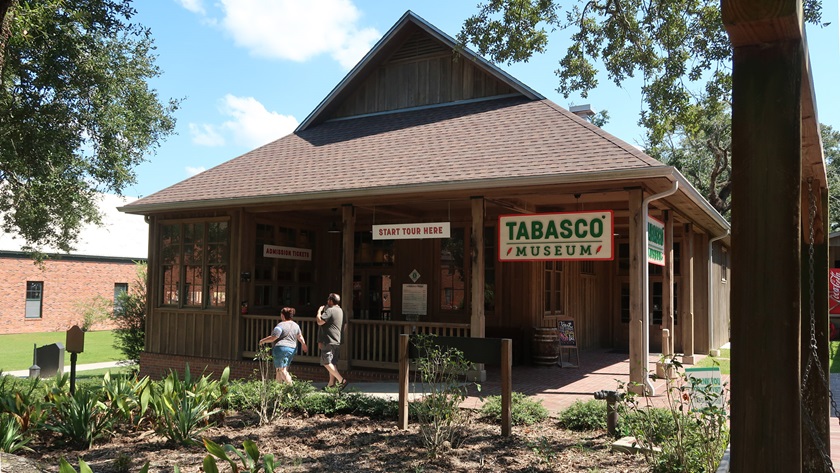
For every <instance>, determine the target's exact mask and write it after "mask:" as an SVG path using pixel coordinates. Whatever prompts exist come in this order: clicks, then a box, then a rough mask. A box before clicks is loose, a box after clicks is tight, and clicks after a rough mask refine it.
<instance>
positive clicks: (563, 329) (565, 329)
mask: <svg viewBox="0 0 840 473" xmlns="http://www.w3.org/2000/svg"><path fill="white" fill-rule="evenodd" d="M557 339H558V341H559V343H560V359H559V360H558V361H557V366H559V367H561V368H563V367H568V368H577V367H578V366H580V353H579V352H578V346H577V338H576V336H575V319H572V318H564V319H559V320H557ZM573 350H574V352H575V360H576V361H577V364H572V351H573ZM564 351H568V352H569V361H568V362H563V352H564Z"/></svg>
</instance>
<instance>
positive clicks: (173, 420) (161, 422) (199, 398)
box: [150, 365, 230, 445]
mask: <svg viewBox="0 0 840 473" xmlns="http://www.w3.org/2000/svg"><path fill="white" fill-rule="evenodd" d="M229 376H230V368H225V370H224V372H223V373H222V376H221V378H220V379H219V380H218V381H213V380H211V379H210V378H209V377H208V376H206V375H204V376H201V378H199V379H198V380H194V379H193V377H192V376H191V375H190V367H189V365H187V367H186V369H185V370H184V379H183V381H182V380H181V379H179V377H178V373H176V372H175V371H170V373H169V375H168V376H167V377H166V378H165V379H164V380H163V381H162V382H161V384H160V385H156V388H155V389H154V390H153V393H152V395H151V401H150V404H151V406H152V408H153V411H154V416H153V424H154V427H155V430H156V431H157V432H158V433H159V434H161V435H163V436H165V437H166V438H168V439H169V440H172V441H174V442H177V443H180V444H184V445H191V444H196V443H199V442H198V435H199V434H200V433H201V432H203V431H204V430H206V429H207V428H208V427H210V425H212V422H211V418H212V417H213V416H214V415H215V414H217V413H219V412H221V408H220V406H221V405H222V402H223V399H224V396H225V394H226V393H227V381H228V377H229Z"/></svg>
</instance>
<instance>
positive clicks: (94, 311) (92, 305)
mask: <svg viewBox="0 0 840 473" xmlns="http://www.w3.org/2000/svg"><path fill="white" fill-rule="evenodd" d="M75 309H76V311H77V312H78V313H80V314H81V315H82V325H81V329H82V331H84V332H87V331H88V330H91V329H92V328H93V327H94V326H95V325H96V324H98V323H100V322H104V321H106V320H108V319H109V318H110V317H111V314H112V313H113V311H114V307H113V304H112V303H111V301H109V300H108V299H106V298H104V297H102V296H100V295H96V296H93V297H91V298H89V299H87V300H83V301H79V302H77V303H76V304H75Z"/></svg>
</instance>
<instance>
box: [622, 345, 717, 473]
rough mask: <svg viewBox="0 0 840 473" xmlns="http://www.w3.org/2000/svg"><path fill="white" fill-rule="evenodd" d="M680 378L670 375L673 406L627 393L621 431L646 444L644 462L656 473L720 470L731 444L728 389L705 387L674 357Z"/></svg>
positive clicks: (673, 362) (668, 397) (670, 400)
mask: <svg viewBox="0 0 840 473" xmlns="http://www.w3.org/2000/svg"><path fill="white" fill-rule="evenodd" d="M670 362H671V363H672V364H673V365H674V368H675V369H676V370H677V374H678V376H677V378H676V379H673V380H672V379H668V381H667V382H668V384H667V388H666V392H665V394H666V399H667V401H668V408H664V409H663V408H652V407H650V400H649V399H648V398H647V397H644V400H645V403H644V404H642V403H640V402H639V399H638V395H636V394H634V393H632V392H628V393H627V394H626V395H625V402H624V403H622V404H620V406H619V408H620V410H619V414H620V415H621V416H622V422H623V426H622V429H623V430H624V431H625V433H626V434H629V435H632V436H634V437H635V438H636V440H637V442H639V443H640V444H642V445H644V446H656V447H660V449H661V451H656V450H653V449H648V448H644V449H642V452H643V454H644V456H645V460H646V461H647V463H648V465H649V466H650V467H651V469H652V471H654V472H655V473H667V472H676V471H715V470H716V469H717V466H718V463H719V462H720V459H721V458H722V457H723V452H724V451H725V450H726V446H727V444H728V443H729V425H728V420H729V414H728V412H727V410H726V406H727V404H728V396H727V394H728V387H727V385H726V384H724V385H723V386H712V385H704V384H701V383H700V382H699V380H698V379H695V378H690V377H688V376H687V375H686V374H685V373H684V372H683V371H681V369H682V364H681V363H680V362H679V361H678V360H676V359H672V360H670Z"/></svg>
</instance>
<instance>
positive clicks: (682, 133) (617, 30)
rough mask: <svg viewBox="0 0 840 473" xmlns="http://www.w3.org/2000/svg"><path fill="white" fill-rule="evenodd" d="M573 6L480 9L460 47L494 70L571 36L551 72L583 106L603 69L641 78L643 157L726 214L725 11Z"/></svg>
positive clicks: (814, 11) (701, 6) (602, 1)
mask: <svg viewBox="0 0 840 473" xmlns="http://www.w3.org/2000/svg"><path fill="white" fill-rule="evenodd" d="M576 3H577V4H572V5H569V6H568V7H567V9H566V14H565V16H564V17H561V16H560V15H559V9H560V5H561V3H560V2H559V1H556V0H489V1H484V2H482V3H480V4H479V6H478V8H479V9H478V13H476V14H475V15H473V16H471V17H470V18H468V19H467V20H466V21H465V22H464V25H463V27H462V30H461V32H460V33H459V35H458V39H459V41H460V42H462V43H463V44H467V43H472V44H474V45H475V46H476V49H477V50H478V52H479V53H480V54H483V55H488V56H489V57H490V58H491V59H492V60H493V61H496V62H507V63H512V62H520V61H528V59H530V58H531V56H532V55H533V54H534V53H542V52H545V51H546V49H547V45H548V42H549V39H550V38H549V36H550V33H552V32H554V31H556V30H561V31H568V32H569V39H570V40H571V41H570V43H569V44H570V45H569V47H568V48H567V49H566V51H565V55H564V56H563V57H562V58H561V59H560V61H559V65H560V67H559V68H558V69H557V70H556V71H554V72H555V74H556V75H557V76H558V78H559V87H558V92H560V93H562V94H563V95H564V96H565V97H569V96H570V95H571V94H572V93H573V92H578V93H580V95H581V96H582V97H584V98H585V97H586V96H587V95H588V93H589V91H591V90H593V89H595V88H596V87H598V86H599V82H598V76H599V74H600V73H601V69H603V70H604V71H606V74H607V77H608V78H609V79H610V80H611V81H612V82H613V83H615V84H616V85H617V86H619V87H622V86H623V85H624V84H625V82H626V81H627V80H629V79H631V78H634V77H641V78H642V79H643V81H644V82H643V85H642V89H641V93H642V97H643V100H644V107H643V109H642V111H641V113H640V118H639V124H640V125H642V126H643V127H645V128H646V129H647V137H646V142H647V152H648V153H650V154H651V155H652V156H654V157H659V159H664V160H665V161H666V162H670V163H672V164H674V165H675V166H677V167H678V168H679V169H680V170H681V171H683V173H684V174H685V175H686V176H687V177H688V178H689V180H691V182H692V184H694V185H695V186H696V187H697V188H698V189H700V190H701V191H702V192H703V194H704V196H706V197H707V199H708V200H709V202H710V203H712V205H714V207H715V208H716V209H717V210H718V211H719V212H720V213H721V214H723V215H726V214H727V213H728V211H729V206H730V204H729V196H730V191H731V184H730V182H729V180H730V176H729V174H730V163H729V154H730V146H729V135H730V128H731V125H730V123H729V106H730V104H731V101H732V100H731V96H732V76H731V72H730V71H731V63H732V46H731V44H730V41H729V37H728V36H727V34H726V32H725V30H724V28H723V21H722V18H721V8H720V2H719V1H717V0H668V1H667V2H665V1H662V0H659V1H654V2H642V1H640V0H631V1H623V2H620V3H616V2H612V1H610V0H593V1H578V2H576ZM563 5H564V6H566V5H565V4H563ZM803 6H804V19H805V21H806V22H807V23H810V24H820V22H821V15H822V11H821V10H822V6H821V2H820V0H805V1H804V2H803ZM838 207H840V204H838ZM834 215H838V214H837V213H835V214H834Z"/></svg>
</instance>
